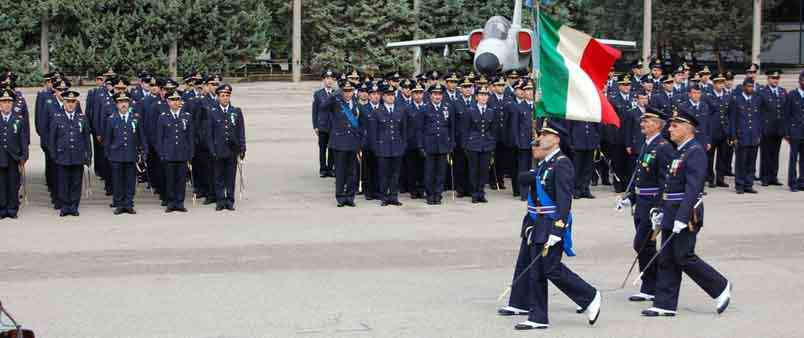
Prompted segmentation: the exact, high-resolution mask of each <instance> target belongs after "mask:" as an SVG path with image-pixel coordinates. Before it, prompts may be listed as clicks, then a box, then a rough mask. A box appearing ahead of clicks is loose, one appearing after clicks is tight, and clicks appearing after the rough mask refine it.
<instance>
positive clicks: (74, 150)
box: [47, 108, 92, 165]
mask: <svg viewBox="0 0 804 338" xmlns="http://www.w3.org/2000/svg"><path fill="white" fill-rule="evenodd" d="M89 125H90V123H89V119H88V118H87V116H86V115H84V113H82V112H81V109H80V108H76V110H75V112H74V113H73V119H72V120H70V119H69V118H68V117H67V113H65V112H64V110H63V109H60V110H59V111H58V113H56V114H54V115H53V116H52V117H51V119H50V126H49V127H48V132H49V134H48V138H47V140H48V151H49V152H50V157H51V158H52V159H53V161H54V162H56V164H59V165H82V164H89V163H90V162H91V160H92V136H91V133H90V130H89Z"/></svg>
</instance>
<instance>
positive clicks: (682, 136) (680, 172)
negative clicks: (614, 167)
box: [642, 87, 748, 317]
mask: <svg viewBox="0 0 804 338" xmlns="http://www.w3.org/2000/svg"><path fill="white" fill-rule="evenodd" d="M746 88H748V87H746ZM697 125H698V119H697V118H696V117H695V116H694V115H691V114H687V113H684V112H682V113H680V114H677V115H675V116H673V118H671V119H670V128H669V130H670V137H671V139H672V141H673V142H674V143H675V144H676V145H678V152H677V154H676V156H675V157H674V159H673V160H672V162H671V163H670V167H669V169H668V173H667V177H666V179H665V187H664V189H663V191H662V193H663V202H662V204H661V205H662V207H661V212H660V213H657V214H655V215H654V217H652V218H653V219H652V220H651V222H652V224H653V227H654V229H661V235H662V249H661V252H660V253H659V258H658V264H659V266H658V272H657V281H656V295H655V298H654V299H653V307H651V308H649V309H646V310H643V311H642V315H644V316H648V317H656V316H671V317H672V316H675V315H676V309H677V308H678V295H679V291H680V288H681V273H682V272H683V273H685V274H687V276H689V277H690V278H692V280H693V281H694V282H695V283H696V284H698V286H699V287H701V288H702V289H703V290H704V291H705V292H706V293H707V294H708V295H709V296H710V297H712V298H713V299H715V309H716V311H717V313H722V312H723V311H725V310H726V308H727V307H728V306H729V302H730V300H731V284H730V283H729V281H728V280H726V278H725V277H723V275H721V274H720V273H719V272H717V271H716V270H715V269H714V268H713V267H712V266H710V265H709V264H707V263H706V262H704V261H703V260H702V259H701V258H699V257H698V256H697V255H696V254H695V242H696V238H697V236H698V232H699V231H701V227H703V225H704V222H703V215H704V213H703V200H702V199H701V198H703V197H702V194H703V188H704V181H705V180H706V161H707V160H706V151H705V150H704V148H703V145H701V144H700V143H699V142H698V141H697V140H696V139H695V128H696V127H697ZM668 242H669V243H668Z"/></svg>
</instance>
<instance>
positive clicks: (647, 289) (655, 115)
mask: <svg viewBox="0 0 804 338" xmlns="http://www.w3.org/2000/svg"><path fill="white" fill-rule="evenodd" d="M666 118H667V117H665V116H663V115H662V112H661V111H660V110H657V109H655V108H653V107H648V109H647V110H646V111H645V113H644V114H642V116H641V117H640V128H641V132H642V135H643V136H644V137H643V139H644V141H642V142H641V144H640V145H639V150H638V151H639V155H638V156H637V158H636V166H635V169H634V170H635V172H634V181H633V183H632V186H630V187H629V191H627V192H626V194H627V195H626V196H625V198H623V199H622V201H623V202H624V203H625V205H627V204H634V206H635V212H634V228H635V230H636V233H635V235H634V242H633V248H634V251H636V253H637V258H638V261H639V270H640V271H642V272H643V273H642V287H641V288H640V290H639V293H637V294H635V295H633V296H631V297H629V298H628V300H630V301H632V302H641V301H652V300H653V299H654V295H655V294H656V271H657V270H656V265H651V266H648V262H650V260H651V258H652V257H653V256H654V255H655V254H656V237H655V236H654V235H653V231H652V228H653V226H652V224H651V215H652V214H651V211H652V210H654V209H655V208H661V202H662V200H661V196H662V190H663V189H664V187H665V179H666V178H667V170H668V167H669V165H670V161H671V160H672V159H673V158H674V156H675V154H674V153H675V150H673V145H672V144H670V142H669V141H667V140H665V139H664V137H662V135H661V132H662V130H664V127H665V120H666ZM622 206H624V205H621V206H620V207H619V208H618V209H622Z"/></svg>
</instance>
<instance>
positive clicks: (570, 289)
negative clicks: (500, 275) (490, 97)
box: [497, 119, 601, 330]
mask: <svg viewBox="0 0 804 338" xmlns="http://www.w3.org/2000/svg"><path fill="white" fill-rule="evenodd" d="M567 137H569V135H568V134H567V130H566V129H564V127H563V126H562V125H561V124H559V123H556V122H555V121H552V120H549V119H548V120H545V123H544V126H543V127H542V129H541V130H540V134H539V136H538V140H536V141H534V145H533V155H534V158H535V159H537V160H539V164H538V165H537V166H536V169H534V170H531V171H529V172H524V173H520V174H519V175H520V178H519V182H522V183H524V184H526V185H527V186H528V187H529V188H528V193H529V196H530V197H529V198H528V212H527V214H526V215H525V217H524V219H523V220H522V231H521V232H520V237H521V238H522V243H521V245H520V249H519V257H518V258H517V262H516V268H515V270H514V278H518V277H520V276H521V275H522V274H527V275H525V277H524V278H521V279H520V280H519V282H518V283H517V284H514V285H512V288H511V297H510V299H509V301H508V306H505V307H503V308H501V309H499V310H498V311H497V313H498V314H499V315H501V316H512V315H527V316H528V320H527V321H524V322H521V323H519V324H516V326H515V327H514V328H515V329H517V330H532V329H546V328H548V327H549V326H550V322H549V320H548V318H547V317H548V316H547V297H548V292H547V281H548V280H549V281H550V282H552V283H553V285H555V286H556V287H557V288H558V289H559V290H561V292H563V293H564V294H565V295H567V296H568V297H569V298H570V299H572V301H573V302H575V304H577V305H578V306H579V307H580V309H579V311H580V312H581V313H586V315H587V318H588V320H589V325H594V324H595V323H596V322H597V319H598V317H599V315H600V304H601V296H600V292H599V291H597V290H596V289H595V288H594V287H592V286H591V285H589V283H587V282H586V281H584V280H583V279H581V277H579V276H578V275H576V274H575V273H574V272H572V271H571V270H570V269H569V268H567V266H565V265H564V263H562V262H561V258H562V256H563V254H564V252H565V250H566V251H567V252H571V247H569V244H567V243H566V242H565V241H564V239H565V238H566V237H565V235H567V232H569V231H570V230H569V229H568V227H570V226H571V225H572V213H571V210H572V190H573V186H574V182H573V176H574V174H573V173H574V171H575V170H574V168H573V167H572V161H570V159H569V158H567V157H566V156H565V155H564V154H562V153H561V149H560V147H559V144H560V143H561V138H567ZM556 244H558V245H556ZM533 260H537V261H536V262H533ZM531 264H533V265H532V266H530V265H531ZM528 266H530V268H529V269H526V267H528Z"/></svg>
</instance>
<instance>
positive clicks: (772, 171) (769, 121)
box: [601, 60, 804, 194]
mask: <svg viewBox="0 0 804 338" xmlns="http://www.w3.org/2000/svg"><path fill="white" fill-rule="evenodd" d="M650 68H651V73H650V74H648V75H643V74H642V64H641V62H640V61H637V62H634V63H633V69H632V71H631V73H629V74H624V75H616V74H613V73H612V77H611V79H610V81H609V82H608V84H607V87H606V91H607V94H608V97H609V102H611V104H612V105H613V106H614V108H615V110H616V111H617V114H618V115H619V117H620V120H621V121H623V125H622V127H621V128H620V129H619V131H618V130H616V129H615V128H613V127H603V129H604V131H603V132H604V137H603V140H604V145H603V146H602V147H601V148H602V150H603V153H604V154H606V155H608V156H610V158H611V159H612V165H613V167H614V168H613V169H614V171H615V174H616V175H618V176H620V177H625V176H624V175H626V173H629V172H632V169H633V168H632V167H631V164H633V163H634V156H635V155H636V152H635V149H636V148H635V147H634V145H635V144H639V142H641V136H640V133H639V131H638V119H639V117H640V116H641V115H642V113H643V112H644V111H645V108H646V107H648V106H650V107H654V108H656V109H659V110H661V111H662V112H663V113H665V114H666V115H671V114H672V113H673V112H674V111H677V110H678V111H683V112H689V113H691V114H693V115H695V116H696V117H697V118H698V119H699V120H700V121H701V125H700V126H699V127H698V131H697V134H696V137H697V138H698V141H699V142H700V143H701V144H703V145H704V147H705V148H706V151H707V156H708V167H707V177H706V180H707V182H708V186H709V187H710V188H716V187H729V186H728V184H727V183H726V182H725V180H724V178H725V177H726V176H735V185H736V186H735V191H736V192H737V193H738V194H742V193H756V192H757V191H756V190H755V189H754V188H753V185H754V181H755V180H759V181H760V182H761V184H762V186H769V185H782V183H781V182H780V181H779V178H778V175H779V162H780V158H779V153H780V148H781V144H782V140H787V142H788V143H789V144H790V148H791V152H790V158H789V162H788V164H789V166H788V168H789V170H788V173H789V174H788V181H787V185H788V187H789V189H790V191H798V190H799V189H801V188H802V187H804V186H803V185H802V183H804V181H803V180H802V179H801V177H800V175H801V173H802V169H804V167H802V162H801V161H800V159H799V155H798V154H799V153H800V149H801V139H802V134H803V133H804V128H802V125H801V122H800V121H801V119H802V112H801V108H800V107H801V105H802V102H801V98H802V96H801V95H799V93H801V90H800V89H793V90H790V91H788V90H786V89H785V88H782V87H781V86H780V85H779V82H780V77H781V71H779V70H774V69H770V70H768V71H767V72H766V81H765V82H766V84H765V85H760V84H759V83H758V80H757V71H758V66H757V65H756V64H752V65H749V66H748V67H747V68H746V69H745V74H746V75H745V79H744V80H743V82H742V83H741V84H738V85H734V83H733V80H734V76H733V74H731V73H730V72H727V73H718V74H712V72H711V71H710V70H709V68H708V67H704V68H703V69H701V70H700V71H698V72H695V71H693V70H691V69H690V67H688V66H687V65H686V64H684V65H680V66H678V67H676V68H675V69H674V70H673V71H672V74H664V67H663V65H662V63H661V62H660V61H658V60H654V61H653V62H652V63H651V66H650ZM605 134H613V135H614V136H609V137H606V136H605ZM758 153H759V154H760V156H759V157H760V158H759V160H760V161H759V162H760V166H759V175H758V177H756V176H757V175H756V171H757V168H756V162H757V154H758ZM732 162H734V166H733V168H734V170H732ZM620 182H623V181H620ZM622 188H623V184H620V185H619V186H617V190H618V191H622Z"/></svg>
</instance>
